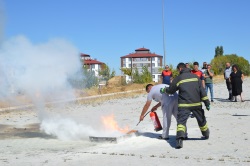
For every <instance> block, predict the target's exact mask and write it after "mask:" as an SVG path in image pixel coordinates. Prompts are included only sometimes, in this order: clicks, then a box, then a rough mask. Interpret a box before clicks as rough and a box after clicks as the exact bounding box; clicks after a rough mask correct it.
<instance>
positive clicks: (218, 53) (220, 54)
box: [214, 46, 224, 58]
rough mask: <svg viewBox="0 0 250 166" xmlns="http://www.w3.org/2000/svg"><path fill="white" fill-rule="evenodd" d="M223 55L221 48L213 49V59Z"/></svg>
mask: <svg viewBox="0 0 250 166" xmlns="http://www.w3.org/2000/svg"><path fill="white" fill-rule="evenodd" d="M223 54H224V50H223V46H217V47H216V48H215V55H214V57H215V58H216V57H218V56H222V55H223Z"/></svg>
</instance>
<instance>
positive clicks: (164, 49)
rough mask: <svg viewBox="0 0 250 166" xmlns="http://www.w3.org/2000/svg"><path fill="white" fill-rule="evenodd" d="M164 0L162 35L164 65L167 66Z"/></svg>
mask: <svg viewBox="0 0 250 166" xmlns="http://www.w3.org/2000/svg"><path fill="white" fill-rule="evenodd" d="M164 29H165V28H164V0H162V35H163V52H164V62H163V64H164V66H166V64H165V63H166V48H165V30H164Z"/></svg>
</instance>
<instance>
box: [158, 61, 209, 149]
mask: <svg viewBox="0 0 250 166" xmlns="http://www.w3.org/2000/svg"><path fill="white" fill-rule="evenodd" d="M177 69H178V70H179V72H180V74H179V76H177V77H176V78H174V80H173V81H172V83H171V84H170V86H169V87H165V88H162V89H161V90H160V91H161V93H167V94H173V93H175V92H176V91H178V90H179V93H178V114H177V131H176V148H177V149H179V148H182V147H183V139H184V138H185V132H186V122H187V119H188V117H189V114H190V113H191V112H192V113H193V114H194V116H195V118H196V119H197V122H198V125H199V127H200V130H201V133H202V135H203V136H204V138H205V139H208V138H209V129H208V125H207V121H206V117H205V113H204V110H203V109H202V101H203V102H204V104H205V106H206V108H207V110H210V102H209V99H208V97H207V95H206V92H205V89H204V88H203V86H202V82H201V80H200V79H199V78H198V77H197V76H196V75H195V74H192V73H190V70H189V69H188V68H186V65H185V64H184V63H179V64H178V66H177Z"/></svg>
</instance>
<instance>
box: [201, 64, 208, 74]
mask: <svg viewBox="0 0 250 166" xmlns="http://www.w3.org/2000/svg"><path fill="white" fill-rule="evenodd" d="M206 70H207V62H203V66H202V68H201V71H202V73H204V72H205V71H206Z"/></svg>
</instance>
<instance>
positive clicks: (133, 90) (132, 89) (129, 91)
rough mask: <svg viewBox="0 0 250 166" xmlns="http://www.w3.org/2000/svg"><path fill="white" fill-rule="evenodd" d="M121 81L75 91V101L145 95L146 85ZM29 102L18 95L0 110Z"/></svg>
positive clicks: (1, 103) (219, 79) (220, 77)
mask: <svg viewBox="0 0 250 166" xmlns="http://www.w3.org/2000/svg"><path fill="white" fill-rule="evenodd" d="M121 80H122V79H121V77H119V76H117V77H114V78H112V79H111V80H109V82H108V85H107V86H102V87H92V88H90V89H84V90H75V96H76V97H77V98H78V99H79V100H77V101H78V102H79V103H81V104H98V103H102V102H104V101H107V100H112V99H119V98H126V97H135V96H138V95H139V94H145V93H146V92H145V86H146V84H129V85H121ZM223 81H224V78H223V75H218V76H215V77H214V83H220V82H223ZM152 84H154V83H152ZM88 97H89V98H88ZM81 99H82V100H81ZM31 101H32V100H31V99H29V98H28V97H27V96H24V95H18V96H16V97H15V98H14V99H0V108H8V107H13V106H20V105H27V104H31V103H32V102H31ZM48 102H50V101H48Z"/></svg>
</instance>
